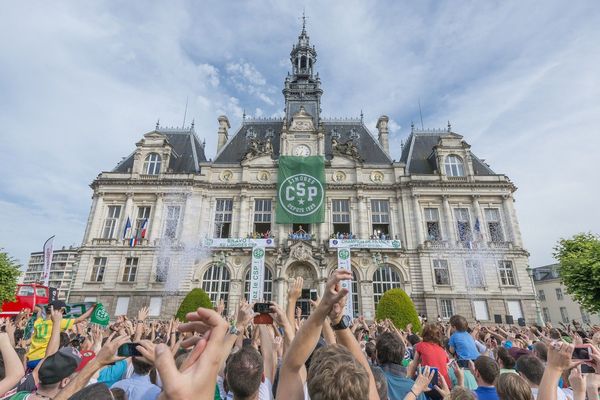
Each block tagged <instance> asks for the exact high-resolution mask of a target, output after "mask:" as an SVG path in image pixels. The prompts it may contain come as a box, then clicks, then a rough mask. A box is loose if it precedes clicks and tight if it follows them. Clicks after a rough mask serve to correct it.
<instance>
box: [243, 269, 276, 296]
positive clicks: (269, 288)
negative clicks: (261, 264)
mask: <svg viewBox="0 0 600 400" xmlns="http://www.w3.org/2000/svg"><path fill="white" fill-rule="evenodd" d="M263 295H264V297H265V301H271V300H272V296H273V273H272V272H271V270H270V269H269V268H267V267H265V282H264V286H263ZM244 297H245V298H246V301H250V269H248V272H246V277H245V278H244Z"/></svg>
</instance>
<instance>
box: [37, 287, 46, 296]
mask: <svg viewBox="0 0 600 400" xmlns="http://www.w3.org/2000/svg"><path fill="white" fill-rule="evenodd" d="M35 295H36V296H39V297H48V289H46V288H41V287H38V288H35Z"/></svg>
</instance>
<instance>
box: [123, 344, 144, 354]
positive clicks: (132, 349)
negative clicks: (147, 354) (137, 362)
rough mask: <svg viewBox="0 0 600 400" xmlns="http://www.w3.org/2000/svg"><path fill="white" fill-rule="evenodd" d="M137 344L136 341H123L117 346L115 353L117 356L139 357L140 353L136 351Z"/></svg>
mask: <svg viewBox="0 0 600 400" xmlns="http://www.w3.org/2000/svg"><path fill="white" fill-rule="evenodd" d="M137 346H138V344H137V343H124V344H122V345H121V346H119V349H118V350H117V355H118V356H119V357H141V356H142V353H140V352H139V351H138V349H137V348H136V347H137Z"/></svg>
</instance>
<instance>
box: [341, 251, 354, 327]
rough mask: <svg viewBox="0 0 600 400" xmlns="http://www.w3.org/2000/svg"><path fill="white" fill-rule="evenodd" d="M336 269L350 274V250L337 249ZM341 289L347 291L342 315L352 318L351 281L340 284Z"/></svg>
mask: <svg viewBox="0 0 600 400" xmlns="http://www.w3.org/2000/svg"><path fill="white" fill-rule="evenodd" d="M337 256H338V268H343V269H346V270H348V271H350V272H352V262H351V258H350V249H349V248H347V247H338V249H337ZM340 285H341V286H342V288H346V289H348V297H346V307H345V308H344V315H349V316H350V317H352V318H354V305H353V304H352V281H349V280H345V281H342V282H340Z"/></svg>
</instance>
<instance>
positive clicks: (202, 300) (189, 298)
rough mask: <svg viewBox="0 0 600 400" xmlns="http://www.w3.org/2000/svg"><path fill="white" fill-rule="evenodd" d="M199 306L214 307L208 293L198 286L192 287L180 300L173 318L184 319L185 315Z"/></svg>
mask: <svg viewBox="0 0 600 400" xmlns="http://www.w3.org/2000/svg"><path fill="white" fill-rule="evenodd" d="M199 307H202V308H210V309H211V310H212V309H213V308H214V307H213V304H212V301H210V297H208V294H206V292H205V291H204V290H202V289H200V288H196V289H192V290H191V291H190V292H189V293H188V294H187V295H186V296H185V297H184V298H183V301H182V302H181V305H180V306H179V309H178V310H177V314H176V315H175V318H177V319H178V320H180V321H185V315H186V314H187V313H189V312H192V311H196V310H197V309H198V308H199Z"/></svg>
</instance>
